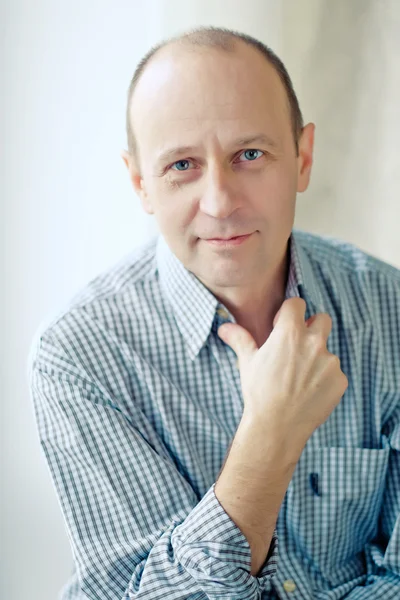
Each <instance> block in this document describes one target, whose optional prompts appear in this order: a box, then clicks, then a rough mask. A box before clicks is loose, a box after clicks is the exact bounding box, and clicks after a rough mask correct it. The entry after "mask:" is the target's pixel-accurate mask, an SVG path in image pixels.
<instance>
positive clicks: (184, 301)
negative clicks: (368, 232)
mask: <svg viewBox="0 0 400 600" xmlns="http://www.w3.org/2000/svg"><path fill="white" fill-rule="evenodd" d="M288 248H289V253H290V263H289V273H288V278H287V283H286V292H285V299H287V298H292V297H295V296H297V297H301V298H304V300H305V301H306V303H307V304H309V305H310V312H311V314H314V313H315V312H324V308H323V301H322V297H321V292H320V290H319V288H318V284H317V281H316V277H315V274H314V272H313V269H312V264H311V260H310V257H309V255H308V253H307V252H306V250H305V248H304V247H303V246H302V245H301V243H300V239H299V236H298V233H297V230H296V229H293V230H292V233H291V235H290V237H289V240H288ZM156 266H157V269H158V272H159V275H160V284H161V288H162V290H163V292H164V294H165V296H166V298H167V299H168V301H169V303H170V305H171V308H172V310H173V313H174V317H175V320H176V323H177V326H178V328H179V330H180V332H181V334H182V336H183V338H184V340H185V342H186V344H187V347H188V351H189V354H190V357H191V359H192V360H193V359H194V358H195V357H196V356H197V354H198V353H199V352H200V350H201V348H202V347H203V345H204V344H205V342H206V341H207V338H208V336H209V334H210V331H211V329H212V326H213V323H214V320H215V318H216V311H217V309H218V307H219V305H220V303H219V301H218V299H217V298H216V297H215V296H214V295H213V294H212V292H211V291H210V290H209V289H208V288H206V286H205V285H204V284H203V283H202V282H201V281H200V280H199V279H198V278H197V277H196V276H195V275H194V274H193V273H192V272H191V271H188V270H187V269H186V268H185V267H184V266H183V264H182V263H181V261H180V260H179V259H178V258H177V257H176V256H175V254H174V253H173V252H172V250H171V249H170V248H169V246H168V244H167V242H166V241H165V238H164V237H163V235H162V234H159V235H158V238H157V244H156ZM220 307H223V308H225V310H226V312H227V313H228V315H229V320H230V321H232V322H233V323H236V320H235V318H234V316H233V315H232V314H231V313H230V312H229V310H228V309H227V308H226V307H224V306H223V305H220Z"/></svg>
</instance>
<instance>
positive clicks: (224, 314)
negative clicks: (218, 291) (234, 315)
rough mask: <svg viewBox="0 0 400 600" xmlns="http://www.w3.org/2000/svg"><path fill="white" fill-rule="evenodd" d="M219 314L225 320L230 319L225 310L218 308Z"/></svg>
mask: <svg viewBox="0 0 400 600" xmlns="http://www.w3.org/2000/svg"><path fill="white" fill-rule="evenodd" d="M217 314H218V315H219V316H220V317H222V318H223V319H229V315H228V313H227V312H226V310H225V309H224V308H218V309H217Z"/></svg>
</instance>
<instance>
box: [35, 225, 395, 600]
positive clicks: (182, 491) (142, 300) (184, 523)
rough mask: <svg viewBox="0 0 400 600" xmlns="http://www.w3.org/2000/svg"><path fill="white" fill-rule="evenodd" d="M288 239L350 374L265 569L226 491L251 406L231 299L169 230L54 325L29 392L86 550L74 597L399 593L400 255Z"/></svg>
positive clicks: (285, 509)
mask: <svg viewBox="0 0 400 600" xmlns="http://www.w3.org/2000/svg"><path fill="white" fill-rule="evenodd" d="M288 253H289V254H288V256H289V258H290V262H289V273H288V278H287V285H286V298H289V297H294V296H300V297H301V298H304V300H305V301H306V305H307V311H306V315H305V318H306V319H308V318H309V317H310V316H311V315H313V314H315V313H317V312H326V313H328V314H329V315H330V316H331V318H332V331H331V334H330V336H329V338H328V343H327V348H328V350H329V351H330V352H332V353H333V354H336V355H337V356H338V357H339V358H340V364H341V368H342V370H343V372H344V373H345V374H346V375H347V377H348V380H349V386H348V389H347V390H346V392H345V394H344V395H343V397H342V400H341V402H340V403H339V405H338V406H337V407H336V408H335V410H334V411H333V413H332V414H331V415H330V417H329V418H328V420H327V421H326V422H325V423H324V424H323V425H322V426H321V427H319V428H318V429H317V430H316V431H315V432H314V434H313V435H312V436H311V438H310V440H309V441H308V443H307V444H306V447H305V449H304V451H303V453H302V455H301V458H300V461H299V463H298V465H297V467H296V470H295V472H294V474H293V477H292V480H291V482H290V484H289V487H288V490H287V493H286V495H285V498H284V501H283V503H282V506H281V509H280V513H279V517H278V521H277V524H276V530H275V532H274V537H273V540H272V543H271V548H270V552H269V555H268V556H267V558H266V560H265V562H264V564H263V565H262V567H261V570H260V571H259V573H258V574H257V576H252V575H251V574H250V565H251V553H250V546H249V544H248V542H247V540H246V538H245V536H244V535H243V533H242V532H241V531H240V529H239V528H238V527H237V526H236V525H235V523H234V522H233V521H232V520H231V518H230V517H229V516H228V514H227V513H226V512H225V511H224V509H223V507H222V505H221V504H220V503H219V502H218V500H217V498H216V496H215V494H214V485H215V482H216V480H217V478H218V475H219V472H220V470H221V468H222V466H223V463H224V459H225V456H226V453H227V451H228V449H229V446H230V443H231V441H232V439H233V437H234V435H235V432H236V429H237V427H238V425H239V422H240V419H241V416H242V411H243V397H242V393H241V385H240V373H239V371H238V369H237V366H236V355H235V353H234V351H233V350H232V349H231V348H230V347H229V346H228V345H226V344H225V343H224V342H223V341H222V340H221V339H220V338H219V336H218V334H217V329H218V327H219V326H220V325H221V324H222V323H223V322H226V321H232V322H235V319H234V317H233V315H232V314H231V313H230V312H229V310H228V309H227V308H226V307H225V306H223V305H222V304H221V303H219V301H218V300H217V299H216V297H215V296H214V295H213V294H212V293H211V292H210V291H209V290H208V289H207V288H206V287H205V286H204V285H203V284H202V283H201V282H200V281H199V280H198V279H197V278H196V277H195V275H194V274H193V273H191V272H189V271H188V270H186V269H185V268H184V266H183V265H182V263H181V262H180V261H179V260H178V259H177V257H176V256H175V255H174V254H173V253H172V252H171V250H170V249H169V247H168V245H167V244H166V242H165V240H164V238H163V237H162V235H160V234H158V235H156V236H155V237H154V238H152V239H151V240H150V241H148V242H147V243H146V244H143V245H142V246H140V247H139V248H137V249H135V250H134V251H133V252H131V253H129V254H127V255H126V256H125V257H124V258H123V259H122V260H120V261H119V262H118V263H116V264H115V265H113V266H112V267H111V268H110V269H108V270H107V271H104V272H102V273H101V274H100V275H98V276H97V277H96V278H94V279H93V280H92V281H91V282H89V283H88V285H87V286H85V288H84V289H82V290H81V291H80V292H79V294H77V295H76V296H74V298H73V299H72V300H70V301H69V302H68V303H67V305H66V306H65V307H64V308H63V310H62V311H59V312H58V314H57V315H56V316H52V317H51V319H49V320H48V321H47V323H46V324H45V325H44V324H42V325H41V327H40V328H39V330H38V332H37V334H36V335H35V338H34V340H33V341H32V348H31V353H30V357H29V361H28V373H29V381H30V390H31V395H32V401H33V407H34V411H35V417H36V423H37V427H38V434H39V438H40V444H41V447H42V450H43V453H44V456H45V459H46V462H47V465H48V467H49V471H50V474H51V478H52V481H53V484H54V487H55V490H56V493H57V497H58V500H59V503H60V507H61V510H62V513H63V517H64V521H65V526H66V531H67V534H68V538H69V541H70V544H71V548H72V553H73V559H74V569H73V572H72V573H71V578H70V579H69V581H68V582H67V583H66V585H65V586H64V588H63V589H62V590H61V591H60V596H59V598H60V599H62V600H78V599H79V600H83V599H87V598H90V599H93V600H128V599H130V600H133V599H137V600H157V599H159V598H162V599H163V600H167V599H168V600H178V599H179V600H182V599H185V600H186V599H188V600H189V599H190V600H205V599H207V598H209V599H212V600H217V599H218V600H222V599H224V600H225V599H226V600H255V599H260V598H262V599H267V598H280V599H288V600H290V599H293V600H301V599H305V600H313V599H320V600H334V599H342V598H346V599H347V600H376V599H377V598H382V599H384V600H390V599H393V600H394V599H399V598H400V517H399V513H400V270H398V269H396V268H395V267H393V266H390V265H389V264H387V263H384V262H383V261H380V260H378V259H377V258H375V257H373V256H371V255H369V254H367V253H365V252H363V251H362V250H361V249H359V248H357V247H356V246H354V245H352V244H348V243H345V242H343V241H340V240H338V239H335V238H332V237H327V236H317V235H315V234H311V233H307V232H304V231H300V230H296V229H293V231H292V233H291V236H290V238H289V240H288ZM278 549H279V550H278Z"/></svg>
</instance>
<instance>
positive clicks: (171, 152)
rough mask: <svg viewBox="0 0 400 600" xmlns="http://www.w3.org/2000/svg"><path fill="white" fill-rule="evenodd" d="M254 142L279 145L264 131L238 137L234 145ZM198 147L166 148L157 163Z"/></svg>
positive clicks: (245, 144) (272, 146)
mask: <svg viewBox="0 0 400 600" xmlns="http://www.w3.org/2000/svg"><path fill="white" fill-rule="evenodd" d="M253 143H261V144H265V145H267V146H270V147H271V148H275V149H276V148H277V147H278V145H277V143H276V142H275V141H274V140H273V139H272V138H270V137H269V136H267V135H265V134H264V133H258V134H256V135H251V136H246V137H242V138H238V139H237V140H235V141H234V142H233V144H232V147H236V146H247V145H249V144H253ZM196 149H197V148H196V147H195V146H177V147H176V148H169V149H168V150H165V151H164V152H162V153H161V154H160V155H159V156H158V158H157V164H162V163H165V162H168V161H170V160H172V159H173V158H174V157H175V156H177V155H180V154H187V153H190V152H193V151H195V150H196Z"/></svg>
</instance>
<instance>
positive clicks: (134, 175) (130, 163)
mask: <svg viewBox="0 0 400 600" xmlns="http://www.w3.org/2000/svg"><path fill="white" fill-rule="evenodd" d="M121 158H122V160H123V161H124V163H125V165H126V167H127V169H128V171H129V178H130V180H131V182H132V186H133V189H134V190H135V192H136V194H137V195H138V196H139V198H140V201H141V203H142V206H143V208H144V210H145V211H146V212H147V214H149V215H153V214H154V210H153V207H152V205H151V202H150V200H149V197H148V195H147V193H146V189H145V186H144V181H143V178H142V176H141V173H140V170H139V167H138V165H137V162H136V160H135V159H134V157H133V156H132V155H131V154H129V152H128V151H127V150H121Z"/></svg>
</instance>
